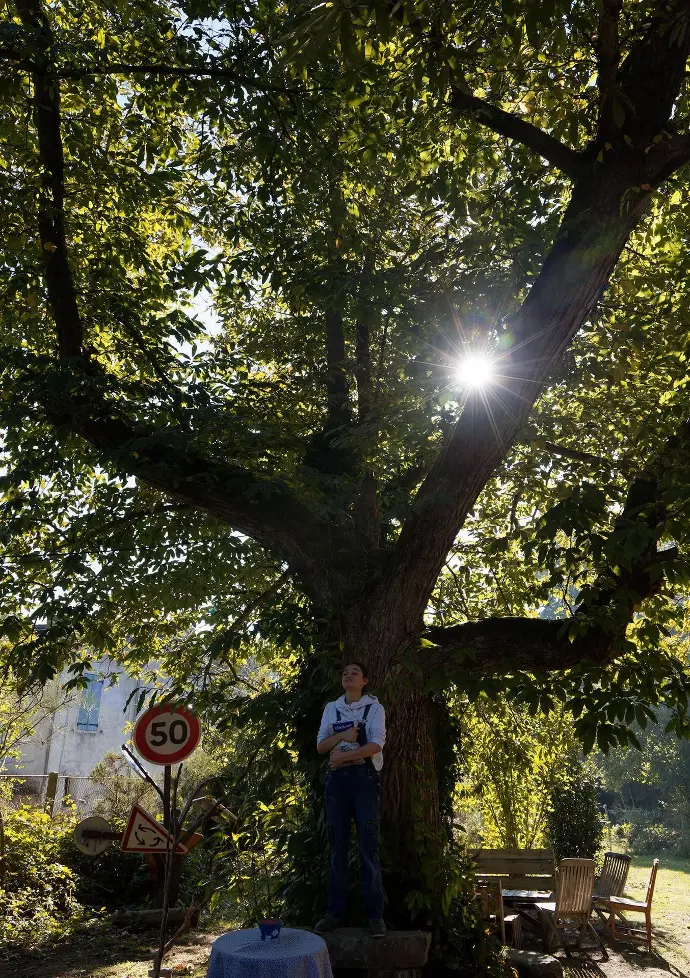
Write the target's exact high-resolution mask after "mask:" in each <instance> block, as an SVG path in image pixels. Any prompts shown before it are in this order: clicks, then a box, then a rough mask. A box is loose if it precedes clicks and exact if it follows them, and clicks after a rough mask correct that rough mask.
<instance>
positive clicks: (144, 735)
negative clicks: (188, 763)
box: [132, 704, 201, 764]
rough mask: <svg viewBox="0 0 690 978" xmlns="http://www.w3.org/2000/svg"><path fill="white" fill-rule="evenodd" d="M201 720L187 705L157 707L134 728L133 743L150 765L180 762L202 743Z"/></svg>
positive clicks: (140, 718) (145, 715) (144, 714)
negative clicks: (200, 740)
mask: <svg viewBox="0 0 690 978" xmlns="http://www.w3.org/2000/svg"><path fill="white" fill-rule="evenodd" d="M200 736H201V727H200V725H199V721H198V720H197V718H196V717H195V716H194V714H193V713H191V712H190V711H189V710H188V709H186V708H185V707H184V706H175V705H173V704H170V705H168V706H154V707H153V709H152V710H147V711H146V713H143V714H142V715H141V716H140V717H139V719H138V720H137V722H136V725H135V727H134V736H133V738H132V739H133V740H134V746H135V747H136V749H137V752H138V753H139V754H140V755H141V756H142V757H143V758H144V759H145V760H147V761H149V762H150V763H151V764H178V763H179V762H180V761H183V760H184V759H185V757H189V755H190V754H191V753H192V751H193V750H195V748H196V747H197V745H198V743H199V738H200Z"/></svg>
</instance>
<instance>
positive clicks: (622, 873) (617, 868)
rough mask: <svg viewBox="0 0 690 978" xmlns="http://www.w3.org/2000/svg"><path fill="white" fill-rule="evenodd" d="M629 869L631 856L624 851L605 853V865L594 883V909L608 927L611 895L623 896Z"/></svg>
mask: <svg viewBox="0 0 690 978" xmlns="http://www.w3.org/2000/svg"><path fill="white" fill-rule="evenodd" d="M629 869H630V856H626V855H624V853H622V852H605V853H604V865H603V866H602V868H601V875H600V876H599V879H598V880H597V881H596V883H595V884H594V902H593V904H592V909H593V910H594V912H595V913H596V914H598V916H599V919H600V920H601V922H602V923H603V924H605V925H606V926H607V927H608V921H609V916H610V913H611V908H610V906H609V900H610V899H611V897H618V896H623V891H624V890H625V884H626V881H627V879H628V870H629Z"/></svg>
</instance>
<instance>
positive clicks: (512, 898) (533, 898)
mask: <svg viewBox="0 0 690 978" xmlns="http://www.w3.org/2000/svg"><path fill="white" fill-rule="evenodd" d="M552 896H553V894H552V893H551V890H504V891H503V902H504V903H529V904H534V903H548V902H549V900H551V898H552Z"/></svg>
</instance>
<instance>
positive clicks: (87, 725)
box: [77, 673, 103, 730]
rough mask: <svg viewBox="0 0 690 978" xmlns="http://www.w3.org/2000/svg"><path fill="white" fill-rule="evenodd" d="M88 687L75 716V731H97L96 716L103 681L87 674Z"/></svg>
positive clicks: (98, 709)
mask: <svg viewBox="0 0 690 978" xmlns="http://www.w3.org/2000/svg"><path fill="white" fill-rule="evenodd" d="M86 678H87V679H88V681H89V685H88V686H87V687H86V689H85V690H84V692H83V694H82V699H81V704H80V706H79V713H78V715H77V730H98V714H99V712H100V709H101V693H102V691H103V680H102V679H97V678H96V676H94V674H93V673H87V675H86Z"/></svg>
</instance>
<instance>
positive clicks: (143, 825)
mask: <svg viewBox="0 0 690 978" xmlns="http://www.w3.org/2000/svg"><path fill="white" fill-rule="evenodd" d="M200 738H201V726H200V724H199V721H198V719H197V718H196V717H195V716H194V714H193V713H191V711H190V710H188V709H187V708H186V707H184V706H178V705H174V704H171V705H167V706H157V707H154V708H153V709H150V710H147V711H146V712H145V713H143V714H142V716H140V717H139V719H138V720H137V722H136V724H135V727H134V733H133V737H132V740H133V743H134V747H135V749H136V751H137V753H138V754H139V756H140V757H142V758H143V759H144V760H146V761H148V762H149V763H150V764H157V765H160V766H161V767H162V768H163V787H162V789H161V787H160V786H159V785H157V784H156V782H155V781H154V780H153V778H152V777H151V776H150V775H149V773H148V772H147V771H146V769H145V768H144V767H143V766H142V764H141V763H140V761H139V760H138V759H137V758H136V757H135V756H134V754H133V753H132V751H131V750H130V749H129V747H127V745H125V744H123V745H122V750H123V753H124V754H125V756H126V757H127V759H128V762H129V763H130V764H131V765H132V767H133V768H134V769H135V770H136V772H137V774H138V775H139V776H140V777H141V778H143V779H144V780H145V781H147V782H148V783H149V784H150V785H151V786H152V787H153V788H154V789H155V790H156V792H157V794H158V796H159V798H160V799H161V803H162V805H163V813H164V816H163V824H162V825H161V824H160V823H159V822H158V821H156V819H155V818H154V817H153V816H152V815H149V813H148V812H146V811H144V809H143V808H141V807H140V806H139V805H133V806H132V810H131V812H130V815H129V820H128V822H127V827H126V828H125V831H124V832H116V831H113V829H112V826H110V825H109V824H108V822H106V821H105V819H101V818H99V817H98V816H94V817H92V818H88V819H85V820H84V821H83V822H80V823H79V825H78V826H77V828H76V829H75V842H76V843H77V845H78V846H79V847H80V849H81V851H82V852H85V853H87V854H88V855H93V856H96V855H99V854H100V853H101V852H103V851H105V849H106V848H107V847H108V845H110V843H111V842H119V843H120V848H121V849H122V851H123V852H134V853H137V852H138V853H141V854H142V855H145V856H146V858H147V860H151V861H152V862H151V863H150V864H149V865H150V867H151V865H153V866H154V867H155V870H156V877H157V879H158V880H160V881H162V888H161V890H162V892H161V894H160V895H161V898H162V899H161V903H162V906H161V929H160V941H159V946H158V951H157V952H156V957H155V960H154V963H153V969H152V971H151V972H150V974H151V975H152V976H153V978H159V976H160V969H161V963H162V961H163V957H164V956H165V954H167V952H168V951H169V950H170V948H171V947H172V946H173V945H174V943H175V940H176V939H177V938H178V937H179V935H180V934H181V933H182V932H183V931H184V930H185V929H186V928H187V927H188V926H189V921H188V919H187V918H189V919H191V917H190V914H189V913H188V914H187V917H186V920H185V924H184V925H183V926H182V927H181V928H180V929H179V930H178V932H177V933H176V934H175V935H173V937H172V938H171V939H170V940H169V941H168V942H167V944H166V941H165V931H166V926H167V922H168V908H169V906H170V903H171V896H172V899H173V901H174V900H175V899H177V897H176V896H175V895H174V894H173V892H172V891H173V887H174V885H175V879H176V877H177V884H178V885H179V869H180V867H181V861H182V857H183V856H184V855H186V854H187V852H189V850H190V849H192V848H193V847H194V846H195V845H197V844H198V843H199V842H201V840H202V838H203V837H202V836H201V835H200V834H199V832H197V829H198V828H199V827H200V826H201V825H202V824H203V823H204V822H205V821H206V820H207V819H211V818H213V817H214V816H215V815H216V814H217V813H218V812H219V811H223V812H224V813H225V814H227V815H229V816H232V813H231V812H228V811H227V809H225V808H224V807H223V805H222V804H221V802H219V801H216V800H215V799H213V800H212V803H211V805H210V807H206V808H205V809H204V811H202V812H201V814H199V815H198V816H197V817H196V818H193V819H192V820H191V822H190V824H189V825H187V827H186V828H184V829H183V826H184V825H185V822H186V821H187V819H188V817H189V813H190V811H191V809H192V805H193V804H194V803H195V802H197V801H199V800H200V798H199V795H200V792H201V791H202V789H203V788H205V787H206V786H207V785H209V784H212V783H213V782H214V781H216V780H217V778H215V777H212V778H206V779H205V780H204V781H201V782H200V783H199V784H198V785H196V787H195V788H194V790H193V791H192V792H191V794H190V796H189V798H188V799H187V801H186V803H185V805H184V807H183V809H182V811H181V812H180V814H179V816H178V812H177V792H178V788H179V783H180V774H181V773H182V761H184V760H185V759H186V758H187V757H189V755H190V754H191V753H192V752H193V751H194V750H196V748H197V747H198V745H199V740H200ZM173 764H179V767H178V770H177V774H176V776H175V777H174V778H173V776H172V765H173ZM233 817H234V816H233ZM191 909H192V908H190V911H191Z"/></svg>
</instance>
